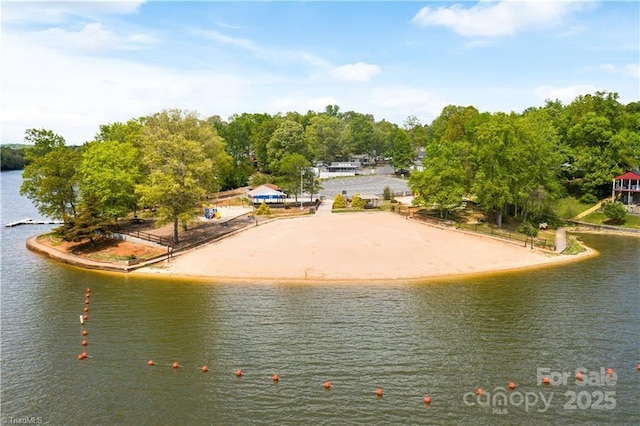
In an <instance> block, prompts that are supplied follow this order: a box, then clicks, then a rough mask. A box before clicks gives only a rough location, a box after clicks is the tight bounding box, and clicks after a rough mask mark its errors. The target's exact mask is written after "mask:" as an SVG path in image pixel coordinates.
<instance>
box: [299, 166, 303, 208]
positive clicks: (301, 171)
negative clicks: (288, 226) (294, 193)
mask: <svg viewBox="0 0 640 426" xmlns="http://www.w3.org/2000/svg"><path fill="white" fill-rule="evenodd" d="M303 173H304V169H300V210H304V207H302V174H303Z"/></svg>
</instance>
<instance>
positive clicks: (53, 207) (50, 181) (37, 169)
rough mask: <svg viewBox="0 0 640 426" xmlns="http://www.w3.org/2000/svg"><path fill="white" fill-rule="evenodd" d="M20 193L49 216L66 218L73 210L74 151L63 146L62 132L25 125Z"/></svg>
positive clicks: (74, 193)
mask: <svg viewBox="0 0 640 426" xmlns="http://www.w3.org/2000/svg"><path fill="white" fill-rule="evenodd" d="M25 142H26V143H27V144H29V145H33V146H32V147H29V148H26V150H25V160H26V161H28V162H29V165H28V166H26V167H25V169H24V172H23V174H22V178H23V181H22V185H21V186H20V193H21V194H22V195H26V196H27V198H29V199H30V200H31V201H33V203H34V205H35V206H36V208H37V209H38V211H39V212H40V213H41V214H43V215H44V216H47V217H49V218H52V219H61V220H67V218H68V217H69V216H74V215H75V213H76V211H75V208H76V200H77V194H76V191H75V189H74V185H75V184H76V183H77V177H76V164H77V162H78V157H79V155H78V153H77V151H76V150H74V149H72V148H70V147H67V146H65V140H64V138H63V137H62V136H60V135H57V134H55V133H53V132H52V131H50V130H45V129H28V130H27V131H26V135H25Z"/></svg>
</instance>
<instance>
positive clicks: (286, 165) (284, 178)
mask: <svg viewBox="0 0 640 426" xmlns="http://www.w3.org/2000/svg"><path fill="white" fill-rule="evenodd" d="M310 166H311V164H310V163H309V160H307V159H306V158H304V156H302V155H300V154H287V155H285V156H284V157H282V159H281V161H280V179H279V181H280V186H281V187H282V188H283V189H284V190H285V191H286V192H287V193H288V194H295V196H296V201H298V194H300V195H302V192H301V191H302V189H303V187H304V173H305V170H306V169H308V168H309V167H310Z"/></svg>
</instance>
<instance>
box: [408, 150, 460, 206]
mask: <svg viewBox="0 0 640 426" xmlns="http://www.w3.org/2000/svg"><path fill="white" fill-rule="evenodd" d="M423 166H424V170H423V171H420V172H413V173H411V176H410V177H409V187H410V188H411V190H412V191H413V192H414V193H416V194H418V195H419V197H420V199H421V200H422V201H423V202H424V204H425V205H426V206H427V207H435V208H437V209H438V211H440V216H441V217H443V218H446V217H447V215H448V213H449V211H451V210H452V209H453V208H454V207H457V206H459V205H460V204H461V203H462V201H463V197H464V195H465V194H466V186H467V184H466V174H465V170H464V167H463V164H462V162H461V159H460V157H459V156H458V152H457V149H456V146H455V145H454V144H453V143H447V142H441V143H435V142H432V143H430V144H429V145H428V146H427V149H426V155H425V159H424V160H423Z"/></svg>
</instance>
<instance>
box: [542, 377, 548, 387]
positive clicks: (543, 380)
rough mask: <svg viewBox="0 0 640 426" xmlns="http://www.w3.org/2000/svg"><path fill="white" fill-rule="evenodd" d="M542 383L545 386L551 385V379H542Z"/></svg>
mask: <svg viewBox="0 0 640 426" xmlns="http://www.w3.org/2000/svg"><path fill="white" fill-rule="evenodd" d="M542 383H544V384H545V385H548V384H549V378H548V377H545V378H544V379H542Z"/></svg>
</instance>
